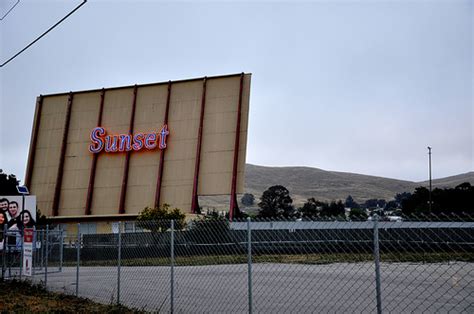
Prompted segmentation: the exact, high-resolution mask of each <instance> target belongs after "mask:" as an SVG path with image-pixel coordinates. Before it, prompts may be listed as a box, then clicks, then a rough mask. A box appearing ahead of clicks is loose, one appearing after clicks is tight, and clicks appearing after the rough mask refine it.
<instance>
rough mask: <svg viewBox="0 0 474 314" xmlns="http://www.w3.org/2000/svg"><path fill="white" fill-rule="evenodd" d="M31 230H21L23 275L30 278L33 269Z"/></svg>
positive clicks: (32, 231)
mask: <svg viewBox="0 0 474 314" xmlns="http://www.w3.org/2000/svg"><path fill="white" fill-rule="evenodd" d="M33 233H34V229H33V228H25V229H24V230H23V273H24V274H25V276H29V277H31V275H32V271H31V270H32V267H33Z"/></svg>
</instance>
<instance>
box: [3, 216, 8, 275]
mask: <svg viewBox="0 0 474 314" xmlns="http://www.w3.org/2000/svg"><path fill="white" fill-rule="evenodd" d="M7 247H8V239H7V224H4V225H3V250H2V253H3V254H2V255H3V256H2V258H3V265H2V279H5V270H6V265H7V263H6V262H7V260H6V254H7Z"/></svg>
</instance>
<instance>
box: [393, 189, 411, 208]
mask: <svg viewBox="0 0 474 314" xmlns="http://www.w3.org/2000/svg"><path fill="white" fill-rule="evenodd" d="M410 197H411V193H409V192H403V193H397V194H396V195H395V202H397V204H398V207H401V206H402V202H403V201H404V200H406V199H407V198H410Z"/></svg>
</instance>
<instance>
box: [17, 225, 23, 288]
mask: <svg viewBox="0 0 474 314" xmlns="http://www.w3.org/2000/svg"><path fill="white" fill-rule="evenodd" d="M18 233H19V234H20V238H21V239H20V243H21V248H20V280H21V276H22V274H23V231H22V230H18Z"/></svg>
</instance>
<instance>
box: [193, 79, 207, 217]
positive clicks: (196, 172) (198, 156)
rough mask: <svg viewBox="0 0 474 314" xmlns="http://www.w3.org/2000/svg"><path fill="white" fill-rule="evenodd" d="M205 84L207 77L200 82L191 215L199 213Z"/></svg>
mask: <svg viewBox="0 0 474 314" xmlns="http://www.w3.org/2000/svg"><path fill="white" fill-rule="evenodd" d="M206 83H207V77H205V78H204V80H203V82H202V98H201V116H200V118H199V130H198V142H197V148H196V164H195V166H194V183H193V196H192V197H193V198H192V200H191V213H193V214H194V213H196V212H199V202H198V194H197V193H198V182H199V167H200V164H201V144H202V130H203V127H204V109H205V107H206Z"/></svg>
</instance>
